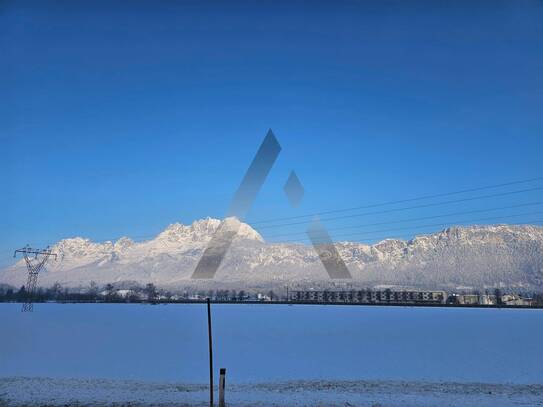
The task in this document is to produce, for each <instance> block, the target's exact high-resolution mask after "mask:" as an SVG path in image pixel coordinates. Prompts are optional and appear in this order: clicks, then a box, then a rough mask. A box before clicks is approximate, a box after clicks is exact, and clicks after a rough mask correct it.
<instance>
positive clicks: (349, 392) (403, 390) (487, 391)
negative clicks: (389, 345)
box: [0, 377, 543, 407]
mask: <svg viewBox="0 0 543 407" xmlns="http://www.w3.org/2000/svg"><path fill="white" fill-rule="evenodd" d="M208 391H209V390H208V387H206V386H205V385H198V384H193V385H188V384H176V383H148V382H137V381H118V380H117V381H115V380H97V379H91V380H84V379H50V378H49V379H48V378H22V377H16V378H4V379H0V405H2V403H3V405H5V406H9V407H11V406H13V407H15V406H43V405H47V406H66V405H77V406H114V405H115V406H119V405H129V406H151V405H153V406H207V405H209V404H208V397H209V393H208ZM226 396H227V399H226V401H227V403H228V404H227V405H228V406H230V407H235V406H236V407H237V406H244V407H245V406H247V407H248V406H267V407H270V406H343V407H345V406H368V407H369V406H372V407H377V406H380V407H392V406H398V407H400V406H401V407H426V406H428V407H429V406H440V407H445V406H463V407H471V406H473V407H475V406H477V407H499V406H504V407H505V406H515V405H516V406H534V407H535V406H543V385H541V384H539V385H511V384H509V385H508V384H498V385H496V384H481V383H472V384H461V383H426V382H403V381H399V382H392V381H324V380H321V381H288V382H278V383H256V384H238V385H228V386H227V393H226ZM215 397H217V396H215Z"/></svg>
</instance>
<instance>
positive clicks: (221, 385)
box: [219, 367, 226, 407]
mask: <svg viewBox="0 0 543 407" xmlns="http://www.w3.org/2000/svg"><path fill="white" fill-rule="evenodd" d="M225 386H226V369H225V368H224V367H221V370H220V375H219V407H226V404H225V403H224V388H225Z"/></svg>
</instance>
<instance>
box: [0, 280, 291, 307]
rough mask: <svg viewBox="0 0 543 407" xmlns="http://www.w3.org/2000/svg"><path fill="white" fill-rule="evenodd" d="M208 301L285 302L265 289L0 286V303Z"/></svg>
mask: <svg viewBox="0 0 543 407" xmlns="http://www.w3.org/2000/svg"><path fill="white" fill-rule="evenodd" d="M206 298H210V299H212V300H216V301H232V302H234V301H251V300H254V301H257V300H262V301H278V300H286V297H280V296H278V295H276V294H275V293H274V291H273V290H269V291H267V292H266V294H262V293H257V292H246V291H244V290H240V291H236V290H205V291H204V290H186V291H182V292H172V291H169V290H165V289H162V288H157V287H156V286H155V285H154V284H151V283H150V284H147V285H145V286H143V287H142V286H131V288H119V287H115V286H114V285H113V284H107V285H105V286H103V287H99V286H98V285H97V284H96V283H94V282H92V283H91V284H90V286H89V287H88V288H86V289H73V288H66V287H63V286H62V285H61V284H59V283H56V284H54V285H53V286H51V287H48V288H44V287H39V288H37V289H36V291H35V292H34V293H33V294H32V293H29V292H28V291H27V290H26V288H25V286H24V285H23V286H22V287H20V288H19V289H16V288H14V287H11V286H8V285H0V302H24V301H32V302H46V301H58V302H128V303H130V302H134V303H137V302H176V301H189V300H203V299H206Z"/></svg>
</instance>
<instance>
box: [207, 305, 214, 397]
mask: <svg viewBox="0 0 543 407" xmlns="http://www.w3.org/2000/svg"><path fill="white" fill-rule="evenodd" d="M207 334H208V338H209V406H210V407H213V342H212V339H211V300H210V299H209V298H208V299H207Z"/></svg>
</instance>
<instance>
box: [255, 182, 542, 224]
mask: <svg viewBox="0 0 543 407" xmlns="http://www.w3.org/2000/svg"><path fill="white" fill-rule="evenodd" d="M541 180H543V177H535V178H529V179H524V180H519V181H512V182H505V183H501V184H493V185H486V186H482V187H476V188H469V189H462V190H458V191H453V192H444V193H439V194H433V195H423V196H419V197H415V198H408V199H400V200H396V201H387V202H381V203H376V204H371V205H362V206H355V207H351V208H343V209H334V210H327V211H321V212H314V213H310V214H305V215H297V216H287V217H281V218H271V219H264V220H256V221H252V222H250V223H251V225H259V224H261V223H271V222H277V221H284V220H291V219H302V218H308V217H314V216H322V215H329V214H332V213H341V212H349V211H354V210H358V209H369V208H376V207H380V206H388V205H395V204H400V203H407V202H414V201H421V200H426V199H434V198H442V197H445V196H451V195H458V194H464V193H468V192H477V191H484V190H487V189H493V188H501V187H506V186H511V185H519V184H526V183H528V182H533V181H541Z"/></svg>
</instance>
